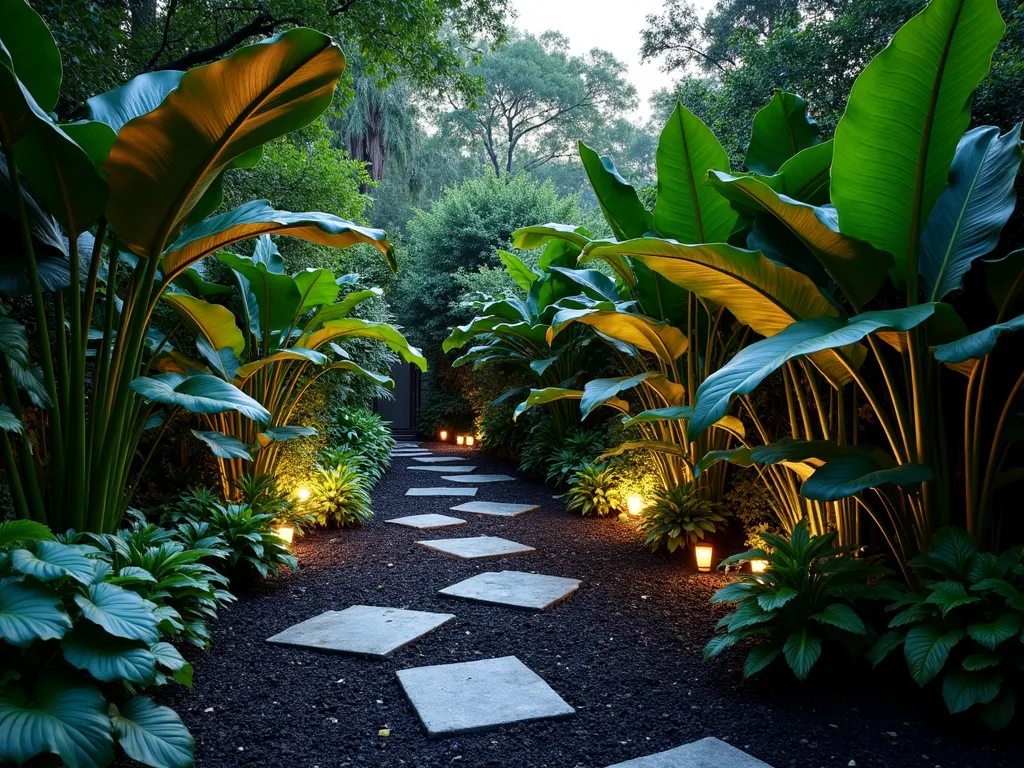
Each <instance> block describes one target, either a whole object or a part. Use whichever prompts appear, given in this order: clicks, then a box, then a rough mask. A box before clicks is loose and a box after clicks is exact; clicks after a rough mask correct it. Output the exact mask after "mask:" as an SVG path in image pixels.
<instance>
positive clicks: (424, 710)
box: [397, 656, 576, 739]
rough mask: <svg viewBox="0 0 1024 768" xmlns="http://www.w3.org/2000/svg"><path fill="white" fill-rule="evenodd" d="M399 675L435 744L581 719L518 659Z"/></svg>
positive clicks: (402, 671)
mask: <svg viewBox="0 0 1024 768" xmlns="http://www.w3.org/2000/svg"><path fill="white" fill-rule="evenodd" d="M397 675H398V682H399V684H400V685H401V686H402V691H403V692H404V693H405V695H406V697H407V698H408V699H409V703H410V704H412V708H413V709H415V710H416V714H417V715H418V716H419V718H420V722H422V723H423V727H424V728H425V729H426V731H427V736H429V737H430V738H432V739H433V738H439V737H442V736H454V735H456V734H460V733H473V732H475V731H489V730H493V729H494V728H501V727H503V726H506V725H513V724H514V723H530V722H533V721H535V720H564V719H566V718H569V717H572V716H573V715H574V714H576V710H574V709H573V708H572V707H570V706H569V705H568V704H567V703H566V702H565V700H564V699H562V697H561V696H559V695H558V694H557V693H555V691H554V690H553V689H552V688H551V686H549V685H548V684H547V683H545V682H544V680H543V678H541V677H540V675H538V674H537V673H536V672H534V671H533V670H531V669H530V668H529V667H527V666H526V665H525V664H523V662H521V661H520V660H519V659H517V658H516V657H515V656H504V657H502V658H498V659H482V660H480V661H465V662H462V663H460V664H439V665H437V666H433V667H415V668H413V669H400V670H399V671H398V672H397Z"/></svg>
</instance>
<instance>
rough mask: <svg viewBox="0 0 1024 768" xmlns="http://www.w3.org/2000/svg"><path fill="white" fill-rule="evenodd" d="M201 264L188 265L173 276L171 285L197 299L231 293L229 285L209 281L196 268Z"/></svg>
mask: <svg viewBox="0 0 1024 768" xmlns="http://www.w3.org/2000/svg"><path fill="white" fill-rule="evenodd" d="M201 266H202V264H197V265H195V266H192V267H189V268H188V269H186V270H184V271H183V272H182V273H181V274H180V275H178V276H177V277H176V278H174V282H173V283H172V285H173V286H174V287H175V288H179V289H181V290H184V291H187V292H188V293H189V294H190V295H192V296H195V297H196V298H197V299H208V298H210V297H211V296H224V295H227V294H230V293H231V286H228V285H218V284H217V283H209V282H207V281H206V278H205V277H204V276H203V273H202V272H201V271H200V270H199V269H198V267H201Z"/></svg>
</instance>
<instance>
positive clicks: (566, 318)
mask: <svg viewBox="0 0 1024 768" xmlns="http://www.w3.org/2000/svg"><path fill="white" fill-rule="evenodd" d="M573 323H582V324H584V325H589V326H590V327H592V328H594V329H595V330H597V331H600V332H601V333H603V334H605V335H606V336H610V337H612V338H614V339H618V340H620V341H624V342H626V343H627V344H631V345H632V346H634V347H637V348H639V349H643V350H645V351H647V352H650V353H651V354H653V355H657V356H658V358H660V359H661V360H662V361H664V362H665V363H666V364H668V365H672V364H673V363H674V362H675V361H676V360H677V359H678V358H679V356H680V355H682V354H683V353H684V352H685V351H686V347H687V343H688V342H687V338H686V336H685V335H683V332H682V331H680V330H679V329H678V328H676V327H674V326H671V325H669V324H668V323H666V322H663V321H661V320H656V319H654V318H651V317H646V316H644V315H634V314H631V313H629V312H615V311H605V310H599V309H563V310H561V311H560V312H558V313H557V314H556V315H555V317H554V319H553V320H552V321H551V326H550V328H549V329H548V331H547V335H548V341H549V342H551V341H553V340H554V338H555V336H557V335H558V334H559V333H561V332H562V331H564V330H565V329H566V328H567V327H569V326H570V325H571V324H573Z"/></svg>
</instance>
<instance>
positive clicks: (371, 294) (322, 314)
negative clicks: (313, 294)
mask: <svg viewBox="0 0 1024 768" xmlns="http://www.w3.org/2000/svg"><path fill="white" fill-rule="evenodd" d="M383 295H384V291H382V290H381V289H380V288H377V287H373V288H367V289H366V290H363V291H352V293H349V294H347V295H346V296H345V297H344V298H343V299H342V300H341V301H339V302H337V303H336V304H330V305H328V306H323V307H320V309H318V310H317V311H316V314H314V315H313V318H312V319H311V320H310V321H309V325H307V326H306V330H307V331H315V330H316V329H317V328H319V327H320V326H321V325H323V324H324V323H326V322H327V321H328V320H340V319H341V318H343V317H348V315H349V313H350V312H351V311H352V310H353V309H355V307H356V306H357V305H359V304H361V303H362V302H364V301H366V300H367V299H373V298H377V297H379V296H383Z"/></svg>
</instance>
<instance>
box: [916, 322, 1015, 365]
mask: <svg viewBox="0 0 1024 768" xmlns="http://www.w3.org/2000/svg"><path fill="white" fill-rule="evenodd" d="M1022 330H1024V315H1018V316H1017V317H1015V318H1013V319H1012V320H1007V321H1006V322H1005V323H997V324H995V325H990V326H989V327H988V328H984V329H982V330H980V331H978V332H977V333H972V334H971V335H970V336H965V337H964V338H962V339H957V340H956V341H951V342H949V343H947V344H940V345H939V346H937V347H935V359H936V360H938V361H939V362H940V363H964V362H967V361H968V360H980V359H981V358H983V357H985V356H986V355H988V354H989V353H990V352H991V351H992V350H993V349H995V346H996V342H997V341H998V340H999V337H1000V336H1002V335H1003V334H1004V333H1013V332H1015V331H1022Z"/></svg>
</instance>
